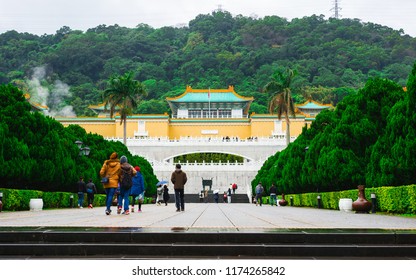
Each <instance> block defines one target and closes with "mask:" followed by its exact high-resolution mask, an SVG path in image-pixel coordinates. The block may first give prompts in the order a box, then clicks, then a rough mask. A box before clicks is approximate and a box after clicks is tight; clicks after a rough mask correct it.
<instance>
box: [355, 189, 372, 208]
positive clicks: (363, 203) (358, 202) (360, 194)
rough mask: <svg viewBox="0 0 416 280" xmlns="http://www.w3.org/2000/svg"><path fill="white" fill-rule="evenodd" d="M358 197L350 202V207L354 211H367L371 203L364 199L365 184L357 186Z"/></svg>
mask: <svg viewBox="0 0 416 280" xmlns="http://www.w3.org/2000/svg"><path fill="white" fill-rule="evenodd" d="M357 188H358V199H357V200H356V201H354V202H353V203H352V209H353V210H354V211H355V213H368V211H370V209H371V206H372V203H371V202H370V201H368V200H367V199H365V192H364V189H365V186H364V185H359V186H358V187H357Z"/></svg>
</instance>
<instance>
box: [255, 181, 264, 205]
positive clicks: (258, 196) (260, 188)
mask: <svg viewBox="0 0 416 280" xmlns="http://www.w3.org/2000/svg"><path fill="white" fill-rule="evenodd" d="M263 192H264V187H263V185H262V184H261V182H259V184H258V185H257V186H256V206H257V205H259V204H260V206H262V205H263Z"/></svg>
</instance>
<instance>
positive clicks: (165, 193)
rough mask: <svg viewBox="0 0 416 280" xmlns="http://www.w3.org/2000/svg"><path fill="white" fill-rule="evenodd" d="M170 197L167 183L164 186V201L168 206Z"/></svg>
mask: <svg viewBox="0 0 416 280" xmlns="http://www.w3.org/2000/svg"><path fill="white" fill-rule="evenodd" d="M169 199H170V194H169V189H168V186H167V185H164V186H163V201H164V202H165V206H168V201H169Z"/></svg>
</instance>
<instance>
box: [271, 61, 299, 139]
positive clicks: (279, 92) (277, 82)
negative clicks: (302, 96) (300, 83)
mask: <svg viewBox="0 0 416 280" xmlns="http://www.w3.org/2000/svg"><path fill="white" fill-rule="evenodd" d="M296 74H297V72H296V71H295V70H292V69H289V68H286V70H285V71H281V70H277V71H275V72H274V74H273V75H272V80H271V81H270V82H268V83H267V84H266V85H265V86H264V91H265V92H266V93H269V94H270V99H269V113H270V114H273V113H274V112H276V113H277V117H278V118H279V120H281V119H282V115H284V117H285V120H286V146H289V143H290V121H289V116H290V115H292V116H293V117H295V105H294V103H293V99H292V94H291V90H290V85H291V83H292V81H293V78H294V77H295V76H296Z"/></svg>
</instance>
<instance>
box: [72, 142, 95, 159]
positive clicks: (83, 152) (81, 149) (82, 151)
mask: <svg viewBox="0 0 416 280" xmlns="http://www.w3.org/2000/svg"><path fill="white" fill-rule="evenodd" d="M75 144H76V145H77V146H78V149H79V155H80V156H88V155H89V154H90V151H91V149H90V147H88V146H84V147H83V146H82V145H83V144H84V143H82V141H79V140H77V141H75Z"/></svg>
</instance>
